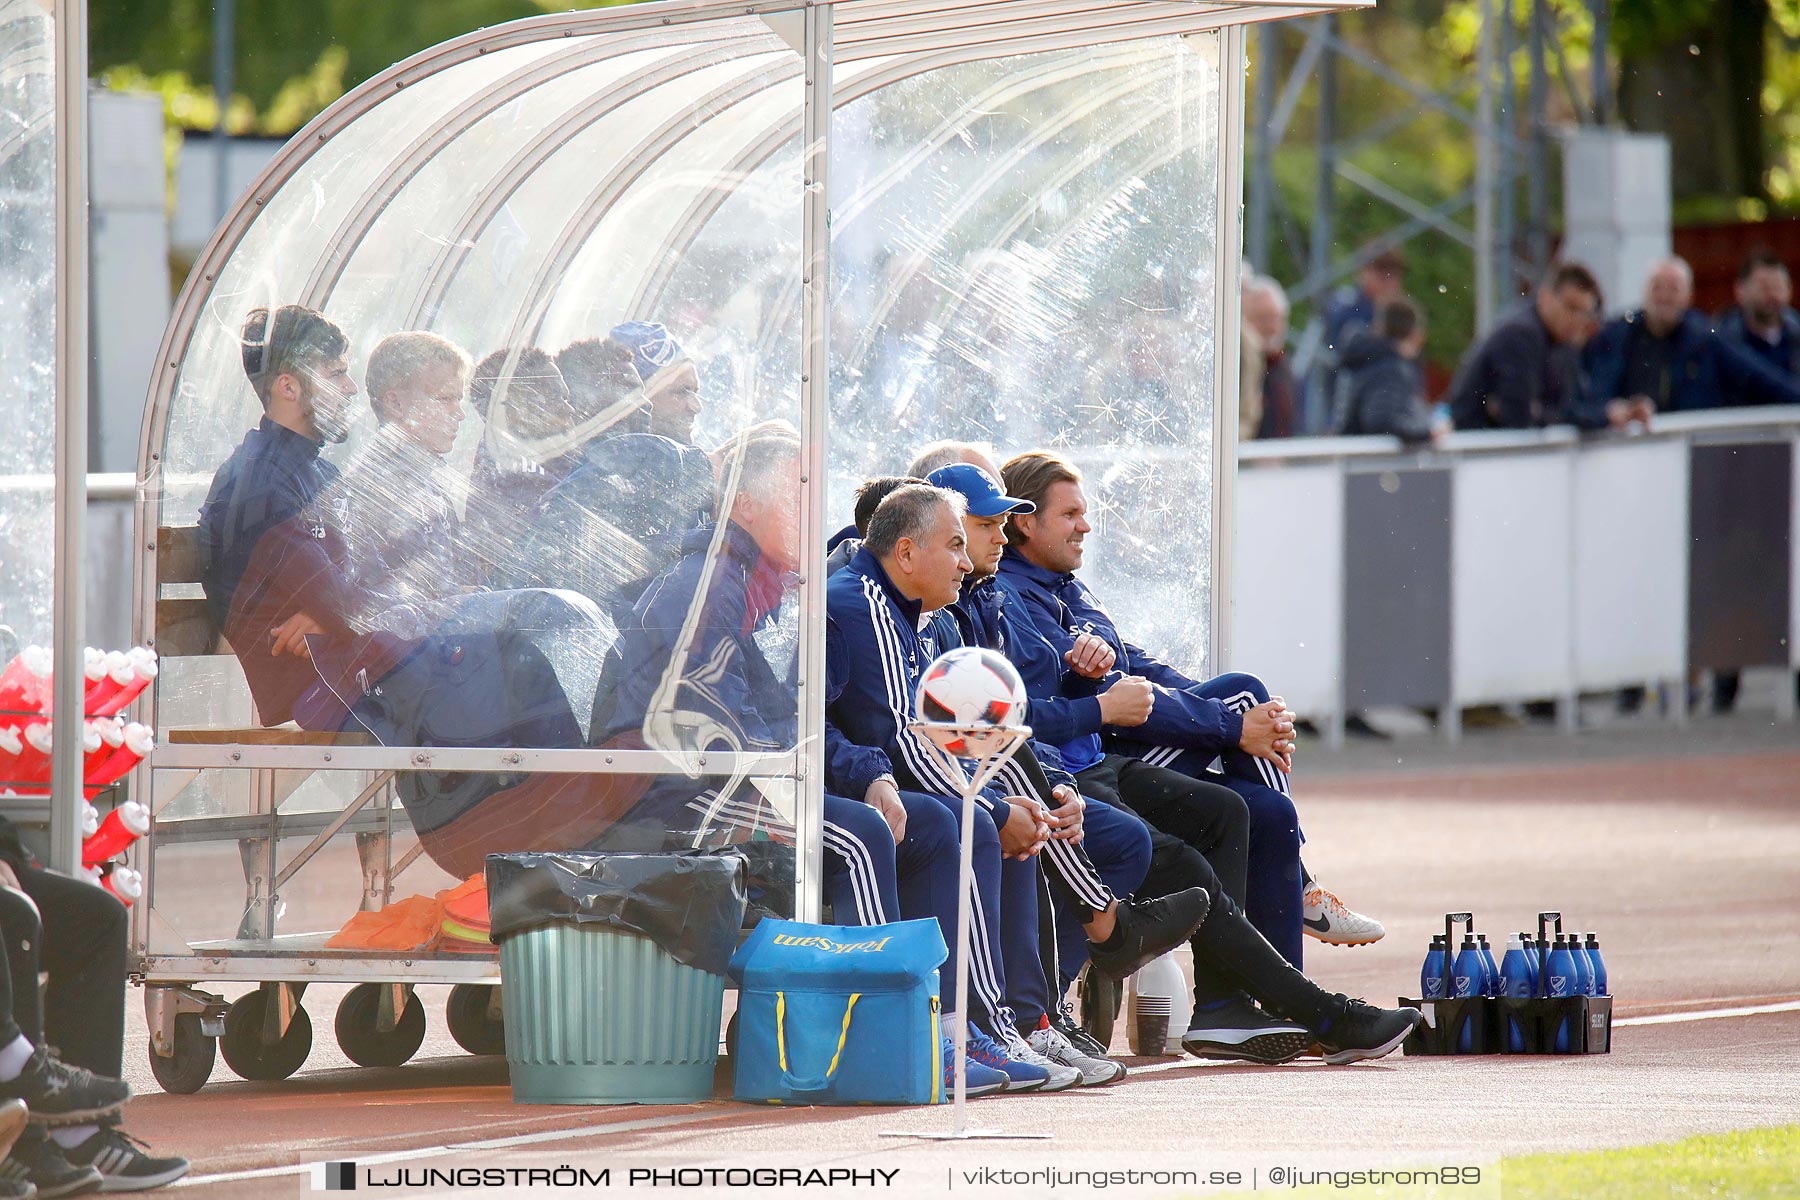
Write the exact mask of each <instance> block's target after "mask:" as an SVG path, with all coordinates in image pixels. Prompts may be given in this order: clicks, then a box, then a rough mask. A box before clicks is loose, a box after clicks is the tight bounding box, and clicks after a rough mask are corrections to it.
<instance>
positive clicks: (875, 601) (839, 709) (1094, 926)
mask: <svg viewBox="0 0 1800 1200" xmlns="http://www.w3.org/2000/svg"><path fill="white" fill-rule="evenodd" d="M960 504H961V498H960V497H959V496H957V495H956V494H955V493H952V492H946V491H944V490H942V489H938V488H932V487H928V486H924V485H920V484H911V485H907V486H903V487H901V488H899V489H897V490H895V491H894V492H893V493H892V494H891V495H889V496H888V497H887V499H885V500H883V501H882V503H881V505H880V506H879V507H878V508H877V509H876V511H875V515H874V517H873V518H872V519H871V521H870V523H869V528H868V537H867V540H866V541H865V542H864V544H863V546H862V548H861V549H859V550H858V551H857V552H856V554H855V555H854V556H853V557H852V558H851V560H850V562H849V564H848V565H847V566H846V567H844V568H843V569H842V570H840V571H838V572H837V573H836V574H834V575H833V576H832V577H831V579H830V581H829V582H828V583H827V585H826V606H827V626H826V659H827V663H828V666H829V670H830V673H831V676H832V681H833V684H832V686H833V687H834V688H835V687H836V684H837V682H838V681H839V680H842V681H843V687H842V688H841V690H838V691H837V693H836V695H835V696H833V698H832V699H831V700H830V702H829V703H828V705H827V709H826V716H827V719H828V720H829V721H830V723H831V724H832V725H834V726H835V727H836V728H837V729H838V730H840V731H842V733H843V734H844V736H845V737H846V738H848V739H849V740H850V741H851V742H853V743H855V744H857V745H860V746H866V747H872V748H876V749H879V750H881V751H882V753H883V754H884V755H885V756H886V758H887V761H888V762H889V764H891V767H892V769H893V770H894V772H895V774H896V776H897V777H898V778H899V780H900V782H901V783H902V785H904V786H906V787H908V788H913V789H917V790H920V791H925V792H929V793H930V794H932V795H934V796H937V797H940V798H942V799H943V802H944V803H945V804H949V805H953V806H954V807H955V808H956V809H957V810H958V811H959V812H960V808H961V805H960V802H958V801H955V800H952V799H950V797H952V796H954V795H957V794H959V793H960V787H961V785H960V781H958V780H957V779H955V778H953V777H952V775H951V774H950V772H949V770H948V769H947V768H946V766H945V765H944V764H943V763H942V762H941V761H939V760H938V759H937V757H936V756H935V751H933V750H932V749H931V748H930V747H929V746H927V744H926V743H925V742H924V741H923V740H922V739H921V738H920V737H919V736H918V735H916V734H914V733H913V732H911V731H910V730H909V729H908V728H907V727H908V725H909V724H910V722H911V721H912V720H913V700H914V696H915V694H916V692H917V690H918V684H919V680H920V677H921V676H922V675H923V673H924V670H925V668H926V666H928V665H929V664H930V662H931V661H932V659H934V658H935V657H936V656H937V654H938V652H939V650H940V649H941V647H940V646H939V645H938V644H937V640H936V638H935V637H933V636H932V632H931V630H930V628H929V620H928V616H929V614H930V613H931V612H933V611H935V610H937V609H940V608H944V607H946V606H948V605H949V604H951V603H953V602H954V601H955V599H956V597H957V594H958V589H959V586H960V584H961V581H962V578H963V576H964V575H965V574H966V573H967V570H968V567H969V562H968V558H967V557H966V555H965V553H964V551H963V545H962V542H963V536H962V524H961V512H960V508H959V505H960ZM975 819H976V822H977V827H978V829H980V830H985V829H986V828H990V827H991V828H993V829H994V831H995V836H996V838H997V840H998V842H999V849H1000V852H1001V853H1002V854H1004V855H1006V856H1007V857H1013V858H1017V857H1030V856H1033V855H1036V854H1037V853H1038V852H1039V851H1040V850H1041V849H1042V848H1043V845H1044V843H1045V842H1046V841H1047V840H1048V839H1049V837H1050V834H1051V831H1052V829H1053V828H1056V827H1060V825H1061V820H1060V818H1057V817H1055V816H1053V815H1051V814H1049V813H1048V812H1047V811H1046V810H1045V809H1044V808H1043V807H1042V806H1041V805H1040V804H1039V803H1038V802H1037V801H1036V800H1035V799H1033V798H1031V796H1030V794H1029V791H1028V789H1027V788H1018V789H1016V790H1010V791H1009V789H1008V788H1006V787H1003V786H1000V785H999V784H995V785H991V786H990V787H989V788H988V789H987V791H986V792H985V793H984V794H983V795H982V796H980V797H979V798H978V804H977V806H976V813H975ZM1069 849H1071V850H1072V849H1073V846H1072V844H1071V845H1070V847H1069ZM1065 859H1066V861H1070V862H1082V863H1083V865H1082V866H1078V867H1068V866H1065V865H1064V862H1065ZM1084 860H1085V856H1083V855H1080V854H1078V853H1070V854H1068V855H1067V856H1058V857H1056V858H1053V859H1052V861H1051V863H1050V869H1049V874H1050V877H1051V879H1052V881H1053V886H1055V887H1056V888H1057V889H1058V892H1059V902H1060V903H1062V904H1064V905H1065V906H1066V907H1068V908H1069V909H1070V910H1071V911H1073V912H1074V913H1075V914H1076V917H1077V919H1078V920H1079V921H1080V923H1081V924H1082V925H1083V927H1084V928H1085V929H1086V931H1087V934H1088V936H1089V938H1090V939H1091V940H1092V941H1093V942H1094V943H1095V945H1094V948H1093V958H1094V960H1095V964H1096V967H1097V968H1099V969H1102V970H1108V971H1111V972H1112V973H1114V974H1116V975H1118V976H1119V977H1123V975H1125V974H1128V973H1129V972H1130V971H1132V970H1135V969H1136V968H1137V967H1138V966H1140V965H1142V964H1143V963H1144V962H1147V961H1149V959H1150V958H1153V957H1155V956H1156V955H1157V954H1160V953H1162V952H1163V951H1164V950H1166V949H1168V948H1169V947H1170V946H1173V945H1178V944H1179V943H1180V942H1181V940H1182V939H1183V938H1185V937H1186V936H1187V935H1188V933H1189V932H1191V931H1192V929H1193V927H1194V926H1195V925H1196V924H1198V922H1199V920H1200V918H1201V916H1202V915H1203V914H1204V908H1205V900H1204V893H1199V892H1191V893H1182V894H1180V895H1177V896H1171V897H1166V898H1162V899H1158V900H1151V901H1146V900H1135V899H1134V900H1127V901H1125V902H1120V901H1119V900H1117V899H1116V898H1115V897H1114V896H1113V895H1112V894H1111V892H1110V890H1109V889H1107V888H1106V887H1105V884H1104V882H1103V881H1102V880H1100V879H1099V877H1098V873H1097V872H1096V871H1094V869H1093V867H1092V864H1091V863H1085V862H1084ZM1035 889H1036V885H1035V882H1034V881H1032V880H1030V879H1029V877H1026V878H1025V881H1024V885H1023V888H1022V892H1023V896H1024V897H1025V898H1027V899H1022V900H1020V901H1019V903H1021V904H1023V903H1026V902H1027V901H1028V902H1029V903H1030V904H1031V906H1032V908H1033V910H1035V896H1036V890H1035ZM1006 904H1007V900H1006V897H1005V895H1004V894H1002V896H1001V899H1000V901H999V907H1000V908H1001V910H1002V917H1003V919H1002V920H1001V921H999V923H998V928H999V930H1000V934H1001V939H1002V942H1003V951H1002V954H1001V956H1000V957H1001V962H1000V963H998V964H995V965H996V967H997V968H998V969H999V970H1001V971H1009V970H1012V969H1014V967H1015V964H1016V966H1017V969H1019V970H1022V971H1027V972H1029V971H1034V970H1041V963H1040V960H1039V959H1038V956H1037V946H1036V922H1035V919H1031V918H1029V917H1028V918H1027V920H1026V921H1022V920H1019V919H1016V918H1017V917H1019V916H1021V915H1023V914H1019V913H1015V912H1014V911H1011V910H1008V909H1007V908H1006ZM1027 921H1029V923H1027ZM1009 1026H1010V1022H1006V1023H1003V1025H1002V1027H1001V1028H1000V1029H998V1030H995V1031H994V1032H997V1033H999V1034H1000V1035H1001V1036H1002V1038H1005V1039H1006V1040H1007V1041H1009V1042H1013V1043H1014V1044H1013V1045H1012V1046H1009V1049H1012V1050H1017V1049H1018V1047H1017V1044H1016V1041H1015V1039H1016V1037H1017V1031H1016V1029H1014V1030H1012V1033H1013V1035H1014V1036H1013V1037H1007V1033H1008V1028H1009Z"/></svg>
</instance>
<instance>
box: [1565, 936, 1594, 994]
mask: <svg viewBox="0 0 1800 1200" xmlns="http://www.w3.org/2000/svg"><path fill="white" fill-rule="evenodd" d="M1569 957H1570V958H1573V959H1574V960H1575V973H1576V975H1577V976H1578V977H1579V978H1580V980H1581V993H1580V994H1581V995H1583V996H1592V995H1596V994H1597V993H1596V992H1595V991H1594V965H1593V963H1591V962H1589V961H1588V956H1587V950H1586V949H1585V948H1584V947H1583V946H1582V944H1581V935H1580V934H1579V933H1571V934H1570V935H1569Z"/></svg>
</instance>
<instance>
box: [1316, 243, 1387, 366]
mask: <svg viewBox="0 0 1800 1200" xmlns="http://www.w3.org/2000/svg"><path fill="white" fill-rule="evenodd" d="M1405 290H1406V258H1405V256H1404V255H1402V254H1401V253H1400V250H1399V248H1398V247H1395V246H1390V247H1389V248H1387V249H1386V250H1383V251H1382V252H1381V253H1379V254H1377V255H1375V257H1373V258H1371V259H1370V260H1369V261H1368V262H1366V263H1364V264H1363V267H1362V270H1360V271H1358V272H1357V273H1356V286H1355V287H1342V288H1339V289H1338V290H1337V291H1335V292H1333V293H1332V294H1331V296H1330V298H1329V299H1327V300H1326V301H1325V344H1326V345H1327V346H1328V347H1330V348H1331V349H1332V350H1333V351H1341V350H1342V349H1343V348H1344V347H1345V346H1347V345H1349V344H1350V339H1351V338H1352V337H1354V336H1355V335H1356V334H1357V333H1360V332H1361V331H1362V330H1365V329H1368V328H1369V327H1370V326H1372V325H1374V324H1375V313H1376V311H1377V310H1378V309H1380V307H1381V306H1382V305H1384V304H1387V303H1389V302H1390V301H1393V300H1398V299H1400V297H1401V295H1402V294H1404V292H1405Z"/></svg>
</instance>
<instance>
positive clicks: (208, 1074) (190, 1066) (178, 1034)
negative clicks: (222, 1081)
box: [150, 1013, 219, 1096]
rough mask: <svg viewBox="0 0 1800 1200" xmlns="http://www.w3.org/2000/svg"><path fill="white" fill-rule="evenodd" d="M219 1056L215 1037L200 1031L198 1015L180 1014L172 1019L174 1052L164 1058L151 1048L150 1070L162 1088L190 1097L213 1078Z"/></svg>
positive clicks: (174, 1093)
mask: <svg viewBox="0 0 1800 1200" xmlns="http://www.w3.org/2000/svg"><path fill="white" fill-rule="evenodd" d="M218 1057H219V1043H218V1040H217V1039H215V1038H209V1037H207V1036H206V1034H205V1033H203V1032H202V1031H201V1029H200V1014H199V1013H182V1014H181V1015H180V1016H178V1017H176V1018H175V1053H174V1054H172V1055H170V1056H169V1057H168V1058H164V1057H163V1056H162V1055H160V1054H158V1053H157V1052H156V1048H155V1047H154V1046H152V1047H150V1073H151V1074H152V1075H154V1076H156V1082H157V1083H159V1084H161V1085H162V1090H163V1091H165V1092H169V1093H172V1094H173V1095H177V1096H191V1095H193V1094H194V1093H195V1092H197V1091H199V1090H200V1089H201V1088H203V1087H205V1086H206V1081H207V1080H208V1079H211V1078H212V1070H213V1063H214V1062H216V1061H217V1060H218Z"/></svg>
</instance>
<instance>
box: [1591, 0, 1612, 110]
mask: <svg viewBox="0 0 1800 1200" xmlns="http://www.w3.org/2000/svg"><path fill="white" fill-rule="evenodd" d="M1589 8H1590V9H1591V11H1592V12H1593V14H1594V48H1593V52H1592V53H1591V54H1589V56H1588V58H1589V60H1590V67H1591V68H1592V70H1593V82H1592V84H1591V86H1590V92H1591V98H1590V101H1589V104H1590V109H1591V115H1592V117H1593V121H1594V124H1596V125H1605V124H1606V122H1607V121H1608V120H1610V119H1611V113H1612V73H1611V72H1610V71H1609V70H1608V69H1607V68H1608V58H1607V53H1606V44H1607V41H1608V40H1609V39H1610V38H1611V37H1612V0H1589Z"/></svg>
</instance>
